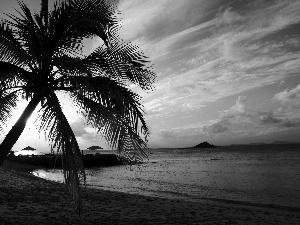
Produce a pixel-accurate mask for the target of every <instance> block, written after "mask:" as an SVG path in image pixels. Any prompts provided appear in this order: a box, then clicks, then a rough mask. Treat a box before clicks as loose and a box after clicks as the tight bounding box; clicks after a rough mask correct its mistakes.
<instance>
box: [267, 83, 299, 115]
mask: <svg viewBox="0 0 300 225" xmlns="http://www.w3.org/2000/svg"><path fill="white" fill-rule="evenodd" d="M273 100H276V101H279V102H280V103H281V104H282V105H283V107H288V108H293V109H300V84H299V85H298V86H297V87H295V88H294V89H291V90H284V91H282V92H279V93H277V94H276V95H275V96H274V97H273Z"/></svg>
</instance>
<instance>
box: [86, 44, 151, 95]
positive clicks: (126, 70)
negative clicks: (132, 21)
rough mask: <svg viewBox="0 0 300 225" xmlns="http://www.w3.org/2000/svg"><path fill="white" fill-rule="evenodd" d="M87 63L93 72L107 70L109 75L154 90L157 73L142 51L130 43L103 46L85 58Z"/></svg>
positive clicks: (97, 72)
mask: <svg viewBox="0 0 300 225" xmlns="http://www.w3.org/2000/svg"><path fill="white" fill-rule="evenodd" d="M84 63H85V65H86V66H87V67H88V68H89V70H90V71H91V72H92V74H95V75H97V74H99V71H100V72H102V74H103V72H105V73H106V74H107V76H108V77H110V78H112V79H115V80H118V81H121V82H131V83H134V84H137V85H139V86H140V87H141V88H142V89H144V90H152V85H153V83H154V81H155V78H156V75H155V73H154V72H153V71H152V69H151V67H146V65H147V63H148V61H147V60H146V57H145V56H144V55H143V53H142V51H141V50H140V49H139V48H138V47H137V46H134V45H132V44H130V43H115V44H114V45H112V46H109V47H105V46H101V47H99V48H97V49H96V50H95V51H94V52H93V53H92V54H91V55H90V56H88V57H87V58H86V59H84Z"/></svg>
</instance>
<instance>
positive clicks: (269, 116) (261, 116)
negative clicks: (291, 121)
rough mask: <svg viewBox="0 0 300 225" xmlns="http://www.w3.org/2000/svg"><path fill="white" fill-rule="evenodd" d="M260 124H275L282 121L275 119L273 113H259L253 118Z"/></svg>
mask: <svg viewBox="0 0 300 225" xmlns="http://www.w3.org/2000/svg"><path fill="white" fill-rule="evenodd" d="M255 117H256V118H257V119H258V121H259V122H260V123H261V124H275V123H280V122H282V120H280V119H278V118H275V117H274V114H273V112H259V113H257V115H256V116H255Z"/></svg>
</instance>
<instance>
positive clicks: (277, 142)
mask: <svg viewBox="0 0 300 225" xmlns="http://www.w3.org/2000/svg"><path fill="white" fill-rule="evenodd" d="M271 144H276V145H282V144H294V143H293V142H288V141H274V142H273V143H271Z"/></svg>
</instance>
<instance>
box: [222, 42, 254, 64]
mask: <svg viewBox="0 0 300 225" xmlns="http://www.w3.org/2000/svg"><path fill="white" fill-rule="evenodd" d="M221 53H222V55H223V58H224V59H225V60H226V61H233V62H240V61H245V60H248V59H250V58H251V55H250V54H249V53H248V52H246V51H245V50H244V48H243V47H242V46H241V45H240V43H239V41H234V40H230V39H225V40H224V43H223V46H222V47H221Z"/></svg>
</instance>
